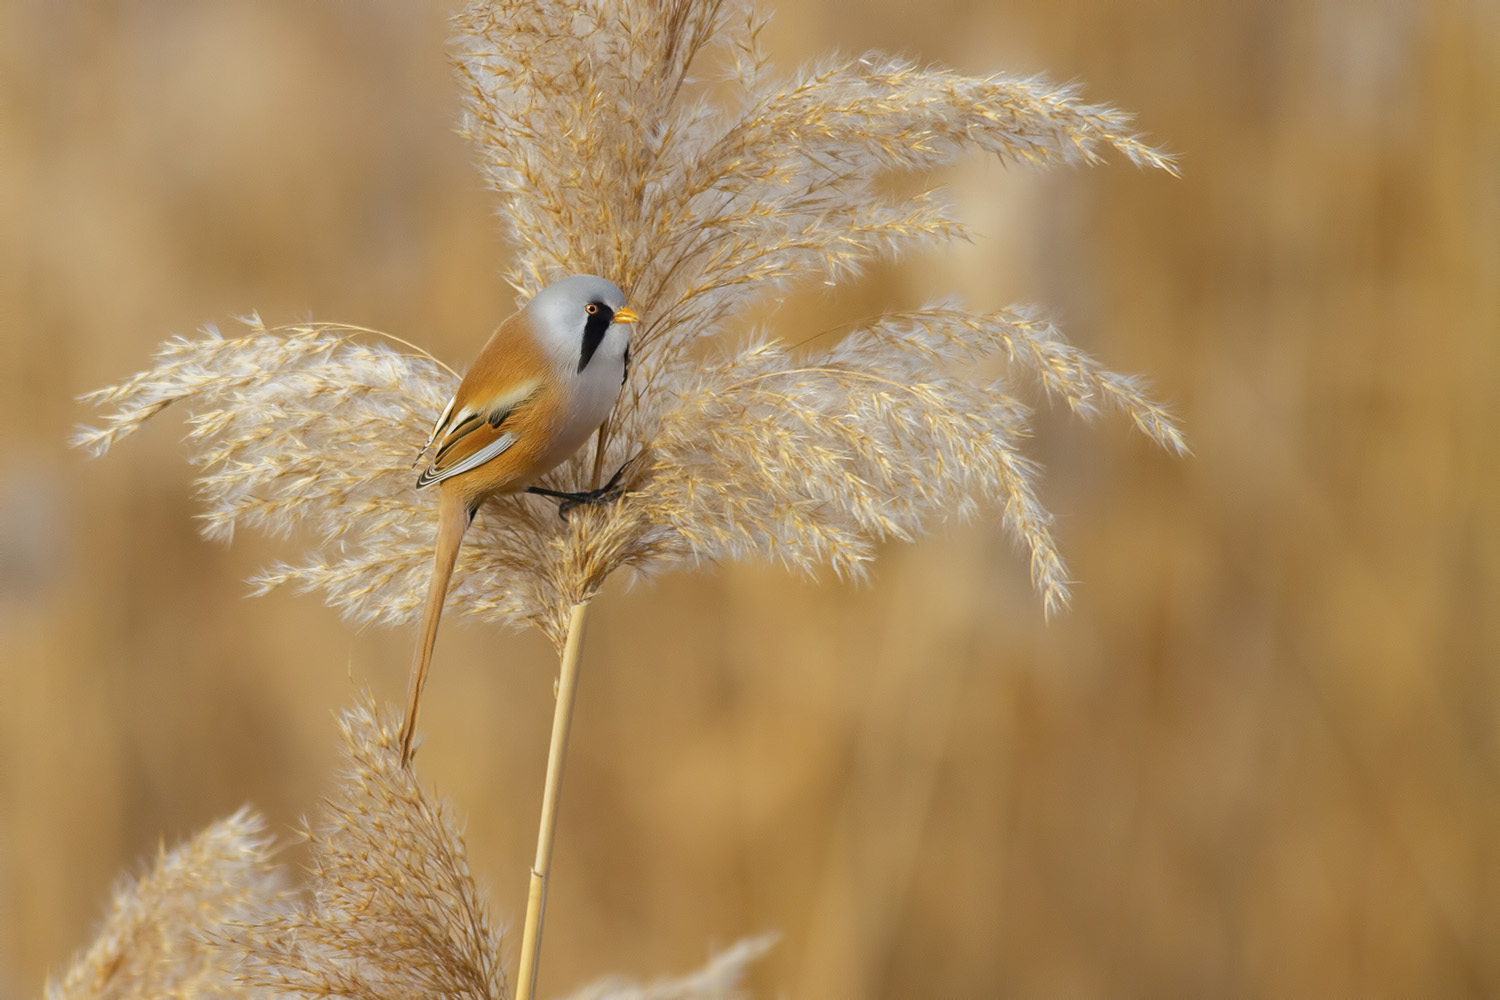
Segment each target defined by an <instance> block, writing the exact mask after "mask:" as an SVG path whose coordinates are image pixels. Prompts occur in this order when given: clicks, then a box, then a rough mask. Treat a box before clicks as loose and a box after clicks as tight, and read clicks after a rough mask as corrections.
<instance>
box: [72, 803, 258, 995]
mask: <svg viewBox="0 0 1500 1000" xmlns="http://www.w3.org/2000/svg"><path fill="white" fill-rule="evenodd" d="M283 899H284V896H283V890H282V887H281V878H280V876H279V873H278V872H277V871H276V869H275V866H274V864H273V862H272V861H271V841H270V838H269V837H267V836H266V834H265V823H264V821H263V820H262V819H261V818H260V816H258V815H257V814H255V813H253V812H251V811H250V810H248V809H242V810H240V811H239V812H237V813H235V814H234V815H233V816H230V817H229V818H227V819H223V820H220V821H219V822H217V823H215V824H213V825H212V826H210V827H209V828H208V829H206V830H204V831H203V832H202V833H199V834H198V835H197V836H196V837H194V838H193V839H192V840H190V841H188V842H187V843H186V844H183V845H181V846H180V847H175V848H173V849H172V850H170V851H168V850H166V849H165V848H163V849H162V850H160V851H159V852H158V854H157V859H156V864H155V865H154V866H153V868H152V870H151V871H150V872H149V873H147V874H146V875H144V876H143V877H141V878H140V879H138V880H125V881H124V882H122V884H121V885H120V887H119V888H118V889H116V890H115V893H114V901H113V902H112V903H111V905H110V910H109V914H108V916H106V917H105V919H104V923H103V926H102V927H101V928H100V931H99V935H98V937H97V938H96V939H95V940H94V943H93V944H92V945H90V946H89V948H88V949H87V950H86V951H85V952H83V953H82V954H81V955H79V956H78V957H77V958H76V959H75V960H74V962H73V965H72V967H71V968H70V969H69V970H68V972H67V973H66V974H65V975H64V976H63V977H62V978H61V979H59V980H54V981H51V982H49V983H48V984H47V986H46V989H45V991H44V994H43V995H44V996H45V997H46V998H47V1000H134V998H139V1000H155V998H161V997H181V998H188V997H194V998H201V1000H211V998H219V997H223V998H230V997H239V996H242V995H244V994H243V993H242V992H241V988H240V985H239V984H238V983H237V982H236V981H235V972H234V965H235V963H234V960H233V957H232V956H230V955H228V954H226V953H225V952H224V951H223V950H221V949H220V948H219V947H218V946H217V945H216V944H215V943H214V940H213V936H214V935H215V934H217V933H221V932H222V931H223V930H224V929H225V928H226V927H227V926H229V925H230V924H232V923H234V922H236V921H240V920H245V919H254V918H256V917H257V916H258V915H260V914H265V913H270V912H274V911H275V910H276V909H277V908H278V907H279V906H280V905H281V903H282V901H283Z"/></svg>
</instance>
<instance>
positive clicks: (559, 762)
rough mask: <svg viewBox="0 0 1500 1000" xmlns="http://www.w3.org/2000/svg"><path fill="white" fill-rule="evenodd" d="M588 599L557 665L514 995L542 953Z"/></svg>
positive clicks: (578, 607)
mask: <svg viewBox="0 0 1500 1000" xmlns="http://www.w3.org/2000/svg"><path fill="white" fill-rule="evenodd" d="M588 609H589V606H588V604H587V603H583V604H575V605H574V606H573V612H572V614H571V615H570V616H569V617H568V642H567V645H565V646H564V647H563V656H562V666H561V669H560V670H559V671H558V683H557V706H556V709H555V711H554V713H553V716H552V739H551V742H550V744H549V745H548V747H547V777H546V779H545V783H544V785H543V789H542V818H541V822H540V823H539V824H538V828H537V835H536V861H535V862H534V863H533V864H532V866H531V879H530V881H529V882H528V884H527V892H526V922H525V923H524V924H523V925H522V931H521V964H520V965H519V966H518V967H517V970H516V995H517V996H521V997H527V998H529V997H531V996H533V995H535V993H536V985H535V984H536V967H537V961H538V960H539V958H540V957H541V948H542V919H543V917H544V915H545V914H546V911H547V882H548V880H549V879H550V878H551V877H552V842H553V840H554V839H555V837H556V835H557V796H558V792H559V791H560V790H561V788H562V774H563V764H564V762H565V761H566V759H567V754H568V734H569V732H571V731H572V728H573V705H574V703H575V702H576V700H577V696H578V666H579V663H580V662H581V661H582V659H583V628H584V624H585V621H586V620H587V617H588Z"/></svg>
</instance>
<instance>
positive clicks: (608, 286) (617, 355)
mask: <svg viewBox="0 0 1500 1000" xmlns="http://www.w3.org/2000/svg"><path fill="white" fill-rule="evenodd" d="M526 315H527V318H529V319H530V320H531V324H532V329H533V330H534V331H535V333H536V335H537V339H538V340H540V341H541V343H542V346H543V347H544V348H545V349H546V350H547V351H548V352H549V353H550V354H552V355H553V357H554V359H555V360H556V361H557V362H558V363H559V364H560V365H566V366H567V368H568V370H570V371H579V372H581V371H583V370H584V369H585V368H587V367H588V365H589V362H590V361H592V360H594V357H595V355H596V354H599V353H600V349H601V346H603V347H604V354H603V355H600V356H601V357H603V356H608V357H610V358H611V360H614V359H620V360H623V358H624V355H625V350H626V344H627V341H628V336H627V334H626V329H625V328H626V325H627V324H630V323H634V322H635V321H636V315H635V313H634V312H632V311H631V310H629V309H627V308H626V307H625V293H624V292H622V291H620V289H619V288H618V287H616V286H615V285H613V284H612V283H610V282H608V281H605V280H604V279H603V278H599V277H595V276H594V275H592V274H573V275H569V276H568V277H566V278H563V279H562V280H561V281H555V282H553V283H552V284H550V285H548V286H547V287H546V288H544V289H542V290H541V291H540V292H537V294H536V297H535V298H533V299H532V300H531V301H530V302H528V303H527V304H526ZM606 340H607V341H608V344H606Z"/></svg>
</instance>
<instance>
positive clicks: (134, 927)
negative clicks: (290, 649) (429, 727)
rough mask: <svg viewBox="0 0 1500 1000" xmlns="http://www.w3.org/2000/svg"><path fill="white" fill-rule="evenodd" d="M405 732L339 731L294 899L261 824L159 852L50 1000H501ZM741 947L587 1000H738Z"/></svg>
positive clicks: (250, 821)
mask: <svg viewBox="0 0 1500 1000" xmlns="http://www.w3.org/2000/svg"><path fill="white" fill-rule="evenodd" d="M399 722H400V720H399V719H398V718H395V717H391V718H385V717H382V716H380V715H379V714H378V713H377V711H376V709H375V708H374V706H373V704H372V703H371V702H370V701H368V700H364V701H362V702H361V703H359V704H358V705H356V706H355V707H353V708H351V709H349V710H347V711H345V712H344V713H343V715H342V716H341V718H340V730H341V733H342V736H343V742H344V753H345V759H346V767H345V769H344V771H343V773H342V774H341V775H340V776H339V778H338V780H337V782H336V785H335V791H334V793H333V794H332V795H331V796H330V797H329V798H328V799H327V800H326V801H325V802H324V803H323V805H322V808H321V809H320V810H319V815H318V817H317V819H316V820H315V821H314V822H312V823H310V824H306V825H305V827H304V830H303V835H304V836H305V837H306V839H307V841H308V843H309V846H310V847H311V863H310V864H309V866H308V868H307V871H306V883H305V884H304V885H303V886H301V887H300V889H301V891H299V892H297V893H296V894H293V893H292V892H289V891H287V890H285V889H283V885H284V884H285V880H284V879H283V878H282V873H281V872H279V871H278V870H277V868H276V866H275V865H274V863H273V862H272V859H271V854H272V851H271V842H270V838H268V837H267V836H266V835H265V834H264V822H263V821H262V820H261V818H260V817H259V816H257V815H256V814H254V813H252V812H250V811H248V810H241V811H240V812H238V813H236V814H235V815H233V816H231V817H229V818H228V819H225V820H221V821H220V822H218V823H216V824H214V825H213V826H211V827H209V828H208V829H207V830H205V831H203V832H202V833H200V834H198V835H197V836H196V837H194V838H193V839H192V840H191V841H189V842H188V843H186V844H185V845H183V846H181V847H177V848H175V849H173V850H171V851H162V852H161V854H160V856H159V857H158V859H157V862H156V865H155V867H154V868H153V870H152V871H151V872H150V873H149V874H147V875H146V876H145V877H143V878H141V879H140V880H139V881H135V882H128V883H126V884H125V885H124V886H122V888H121V889H120V890H118V891H117V892H116V893H115V899H114V903H113V906H112V907H111V911H110V914H109V916H108V918H107V919H106V920H105V922H104V926H103V928H102V930H101V932H100V934H99V937H98V939H97V940H96V941H95V942H94V944H93V945H91V946H90V947H89V949H88V950H87V951H86V952H84V953H83V954H82V955H80V956H79V957H78V959H77V960H76V961H75V962H74V964H73V966H72V968H71V969H70V970H69V971H68V973H67V974H66V975H65V976H64V977H63V978H62V979H61V980H59V981H56V982H53V983H49V984H48V986H47V988H46V993H45V996H46V998H47V1000H136V998H139V1000H147V998H150V1000H158V998H182V1000H188V998H193V1000H214V998H223V1000H231V998H239V1000H272V998H309V997H333V996H336V997H343V998H346V1000H394V998H402V1000H405V998H407V997H414V996H441V997H449V998H455V1000H459V998H469V1000H507V998H508V997H509V996H510V992H509V989H508V987H507V984H506V979H505V971H504V966H503V964H502V962H501V957H500V956H501V936H500V933H499V932H498V930H497V929H495V927H494V926H493V924H492V923H491V921H490V919H489V916H488V914H487V912H486V910H485V905H484V900H483V898H482V895H481V893H480V891H479V889H478V887H477V886H476V885H475V883H474V880H473V877H472V876H471V875H470V873H469V866H468V861H467V851H466V848H465V846H464V842H463V836H462V833H461V832H460V830H459V829H458V826H457V824H456V823H455V822H454V820H453V818H452V816H453V811H452V809H451V807H449V806H447V805H446V804H444V803H443V802H441V801H439V800H436V799H433V798H432V797H430V796H429V795H427V794H426V793H425V792H423V790H422V789H421V787H420V786H419V785H418V784H417V783H416V780H415V779H414V777H413V775H412V772H411V770H410V769H409V768H406V767H403V766H401V764H400V757H399V755H398V754H396V753H395V746H396V733H397V725H398V724H399ZM772 940H773V939H772V938H771V937H759V938H747V939H745V940H744V941H741V942H739V943H737V944H735V945H734V946H732V947H730V948H729V949H727V950H725V951H724V952H722V953H720V954H719V955H717V956H715V957H714V958H712V959H710V961H709V962H708V963H707V964H706V965H705V966H704V967H703V968H702V969H700V970H698V971H697V972H694V973H691V974H689V975H687V976H683V977H681V978H676V979H664V980H661V981H659V982H657V983H654V984H652V985H649V986H644V987H643V986H638V985H635V984H632V983H629V982H626V981H623V980H620V979H618V978H611V979H607V980H604V981H601V982H599V983H597V984H594V985H593V986H589V987H586V988H585V989H583V990H582V991H580V992H579V993H577V994H576V996H577V998H578V1000H729V998H731V997H733V996H737V995H738V993H737V988H738V985H739V983H740V982H741V980H742V979H743V978H744V974H745V969H746V966H747V965H748V964H749V963H750V962H752V961H754V960H755V959H756V958H757V957H759V956H760V955H761V954H763V953H764V952H765V951H766V949H768V948H769V947H770V946H771V943H772Z"/></svg>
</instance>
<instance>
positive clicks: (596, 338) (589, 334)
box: [578, 302, 615, 372]
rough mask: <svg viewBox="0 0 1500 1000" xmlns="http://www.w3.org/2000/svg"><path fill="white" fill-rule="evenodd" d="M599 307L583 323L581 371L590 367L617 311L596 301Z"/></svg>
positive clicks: (579, 366)
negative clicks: (590, 362) (590, 361)
mask: <svg viewBox="0 0 1500 1000" xmlns="http://www.w3.org/2000/svg"><path fill="white" fill-rule="evenodd" d="M594 305H595V306H596V307H597V308H596V309H595V310H594V311H593V312H592V313H589V317H588V319H586V320H584V323H583V352H582V354H580V355H579V357H578V370H579V371H580V372H581V371H583V370H584V369H585V368H587V367H588V363H589V360H590V359H591V358H593V356H594V352H595V351H597V350H598V349H599V345H600V344H601V343H603V342H604V335H605V333H607V332H608V331H609V324H611V323H613V322H614V320H615V311H614V310H613V309H611V308H610V307H609V306H607V305H604V304H603V303H600V302H595V303H594Z"/></svg>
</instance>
